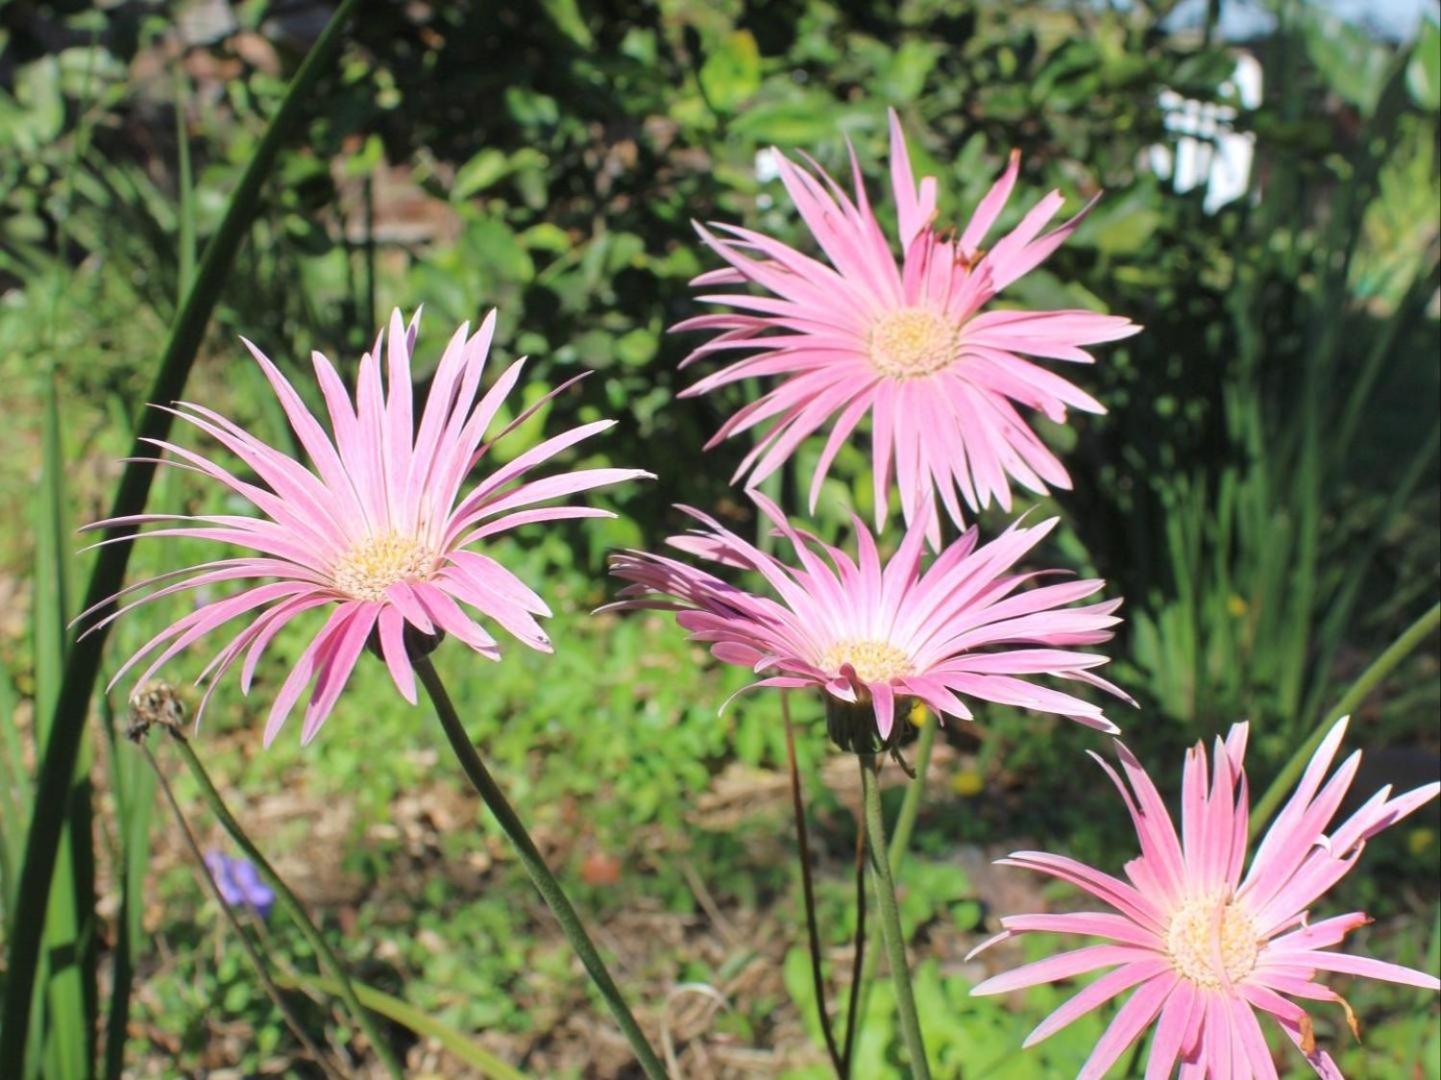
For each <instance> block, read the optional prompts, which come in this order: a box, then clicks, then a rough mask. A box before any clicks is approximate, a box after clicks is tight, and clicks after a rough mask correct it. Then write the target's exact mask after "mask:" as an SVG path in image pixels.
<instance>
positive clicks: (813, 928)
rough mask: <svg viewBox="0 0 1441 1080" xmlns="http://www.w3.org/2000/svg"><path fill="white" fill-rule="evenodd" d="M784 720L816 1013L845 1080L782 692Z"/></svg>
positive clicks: (788, 714) (791, 728) (788, 715)
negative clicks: (828, 995) (833, 1023)
mask: <svg viewBox="0 0 1441 1080" xmlns="http://www.w3.org/2000/svg"><path fill="white" fill-rule="evenodd" d="M781 718H782V720H783V721H784V722H785V731H786V763H787V764H788V765H789V767H790V779H791V810H792V811H793V812H794V814H795V819H796V849H797V855H798V857H799V860H800V864H801V896H802V898H803V900H804V903H805V909H806V938H807V941H808V944H809V945H810V951H811V981H812V982H813V983H814V984H815V991H816V1012H817V1013H819V1014H820V1022H821V1035H822V1036H823V1037H824V1038H825V1041H826V1053H827V1054H829V1055H830V1058H831V1064H832V1065H834V1066H835V1070H836V1075H837V1076H839V1077H841V1078H842V1080H844V1077H845V1075H846V1060H845V1056H844V1055H843V1054H842V1053H841V1050H840V1047H838V1046H837V1045H836V1034H835V1032H834V1031H833V1030H832V1029H831V1014H830V1009H829V1008H827V1006H826V977H825V972H824V971H823V970H822V965H821V934H820V929H819V927H818V926H817V925H816V895H815V885H814V883H813V882H812V881H811V845H810V839H809V836H808V834H807V831H806V804H805V799H804V797H803V796H802V795H801V771H800V767H799V766H798V765H797V764H796V733H795V726H794V725H793V724H792V723H791V706H790V699H789V698H788V697H787V695H786V692H785V691H784V690H782V691H781Z"/></svg>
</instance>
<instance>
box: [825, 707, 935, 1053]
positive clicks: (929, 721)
mask: <svg viewBox="0 0 1441 1080" xmlns="http://www.w3.org/2000/svg"><path fill="white" fill-rule="evenodd" d="M907 722H909V721H907ZM939 728H940V723H939V722H938V721H937V719H936V718H935V717H934V716H931V715H930V714H929V713H927V714H926V716H925V719H924V721H923V722H922V723H921V735H920V738H919V739H917V740H916V764H915V772H916V775H915V776H913V777H912V778H911V780H910V783H908V784H907V785H906V794H905V797H904V798H903V799H902V800H901V812H900V814H899V815H898V816H897V817H896V828H895V831H894V832H893V833H892V834H891V842H890V845H889V848H888V851H887V858H888V859H889V860H890V864H891V877H895V876H896V875H898V874H899V873H900V872H901V861H902V860H903V859H904V858H905V855H906V851H907V849H908V848H909V847H910V844H911V833H912V832H913V831H914V830H915V827H916V818H917V816H919V814H920V811H921V796H923V795H924V794H925V792H926V773H927V771H928V770H929V769H930V767H931V751H932V749H934V747H935V745H936V731H937V729H939ZM861 832H862V833H864V832H865V826H864V824H862V826H861ZM860 970H861V973H860V978H859V981H858V982H857V983H856V985H857V986H859V990H858V991H857V993H859V995H860V1001H859V1003H858V1004H857V1005H856V1006H855V1007H854V1008H853V1010H852V1013H853V1015H854V1016H855V1017H857V1019H856V1020H855V1021H853V1022H855V1023H858V1022H859V1019H858V1018H859V1017H863V1016H865V1015H866V1008H867V1005H868V1004H869V1002H870V999H871V987H872V985H874V982H873V980H874V979H875V974H876V952H875V950H874V949H872V950H869V951H867V952H866V954H865V957H864V963H863V964H862V965H861V969H860ZM854 1034H855V1033H854V1031H853V1030H847V1031H846V1041H847V1043H849V1042H850V1041H851V1040H852V1039H853V1038H854Z"/></svg>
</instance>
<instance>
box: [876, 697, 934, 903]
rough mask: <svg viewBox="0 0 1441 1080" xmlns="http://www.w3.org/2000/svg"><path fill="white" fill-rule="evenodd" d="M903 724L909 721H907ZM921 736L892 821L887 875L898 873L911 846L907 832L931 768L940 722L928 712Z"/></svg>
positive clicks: (911, 828)
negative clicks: (913, 762) (893, 821)
mask: <svg viewBox="0 0 1441 1080" xmlns="http://www.w3.org/2000/svg"><path fill="white" fill-rule="evenodd" d="M906 722H907V723H909V722H910V720H909V718H907V721H906ZM920 726H921V735H920V738H919V739H917V740H916V764H915V770H916V775H915V776H914V777H913V778H912V779H911V782H910V783H909V784H907V785H906V794H905V798H904V799H902V800H901V812H900V815H899V816H898V817H897V818H896V831H895V832H893V833H891V844H890V850H889V857H890V861H891V875H892V876H894V875H896V874H898V873H900V870H901V860H902V859H903V858H905V855H906V849H907V848H909V847H910V846H911V833H912V832H914V831H915V828H916V817H917V815H919V814H920V812H921V796H922V795H924V794H925V793H926V770H927V769H929V768H930V767H931V749H932V748H933V747H934V746H935V745H936V729H937V728H939V727H940V726H941V724H940V721H939V720H938V719H937V718H936V717H934V716H932V715H931V714H930V713H929V712H926V713H922V714H921V720H920Z"/></svg>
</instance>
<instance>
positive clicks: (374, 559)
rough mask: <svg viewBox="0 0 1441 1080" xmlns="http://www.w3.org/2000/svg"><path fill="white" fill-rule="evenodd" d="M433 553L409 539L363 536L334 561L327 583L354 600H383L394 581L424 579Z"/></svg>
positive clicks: (432, 565)
mask: <svg viewBox="0 0 1441 1080" xmlns="http://www.w3.org/2000/svg"><path fill="white" fill-rule="evenodd" d="M434 570H435V552H433V551H431V550H430V548H428V547H426V546H425V545H424V544H423V543H421V541H419V540H417V539H416V538H415V537H413V536H399V535H397V534H395V533H381V534H380V535H378V536H367V537H366V538H365V539H364V540H361V541H360V542H359V543H358V544H356V545H355V546H354V547H352V548H351V549H350V550H349V551H347V552H346V553H345V554H344V555H342V556H341V557H340V558H339V559H337V560H336V562H335V565H334V566H332V567H331V569H330V580H331V582H332V583H333V584H334V585H335V588H336V590H337V591H339V592H342V593H344V594H345V595H347V596H350V597H353V598H354V599H356V600H384V599H385V590H386V589H388V588H390V586H392V585H394V584H395V583H396V582H397V581H409V580H411V579H414V578H422V579H424V578H428V577H430V575H431V574H432V573H433V572H434Z"/></svg>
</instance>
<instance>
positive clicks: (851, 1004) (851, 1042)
mask: <svg viewBox="0 0 1441 1080" xmlns="http://www.w3.org/2000/svg"><path fill="white" fill-rule="evenodd" d="M869 959H870V955H869V954H868V953H867V952H866V816H865V814H864V813H861V814H858V815H857V817H856V943H855V953H854V956H853V957H852V959H851V988H850V992H849V993H848V994H847V996H846V1041H845V1045H844V1046H843V1047H841V1062H842V1064H843V1066H844V1067H843V1069H842V1070H841V1071H842V1075H843V1076H846V1077H849V1076H850V1075H851V1064H852V1063H853V1062H854V1061H855V1046H856V1029H857V1027H858V1026H859V1025H858V1024H857V1023H856V1017H857V1016H859V1015H860V1004H861V991H862V989H863V988H864V986H865V972H866V961H867V960H869Z"/></svg>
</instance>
